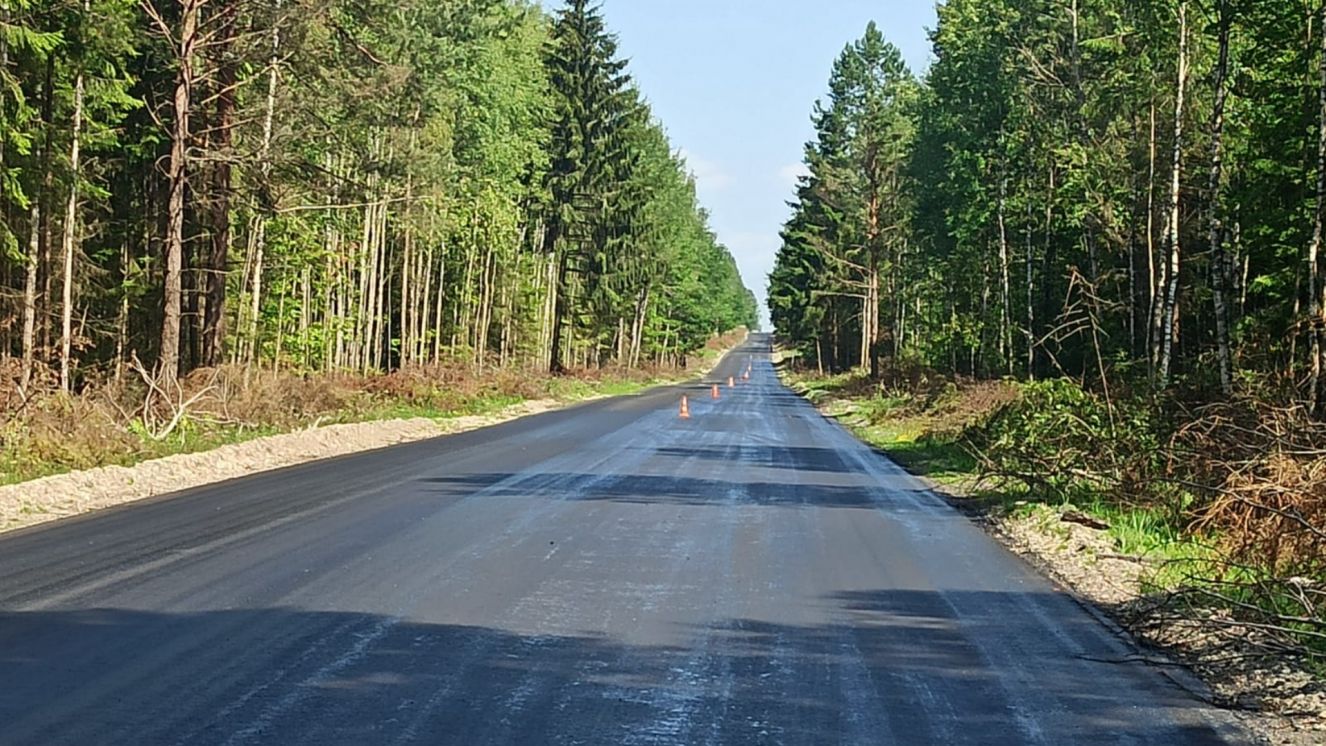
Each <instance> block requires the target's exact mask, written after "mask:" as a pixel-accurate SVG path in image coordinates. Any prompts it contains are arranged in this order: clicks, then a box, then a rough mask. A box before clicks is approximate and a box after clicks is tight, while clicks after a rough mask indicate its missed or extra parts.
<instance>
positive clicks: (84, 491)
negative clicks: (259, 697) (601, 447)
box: [0, 399, 568, 532]
mask: <svg viewBox="0 0 1326 746" xmlns="http://www.w3.org/2000/svg"><path fill="white" fill-rule="evenodd" d="M563 406H568V403H566V402H561V401H558V400H556V399H538V400H533V401H526V402H521V403H519V404H514V405H512V406H509V407H505V408H503V409H501V410H498V411H497V412H494V413H492V414H485V415H470V416H463V417H452V418H447V419H439V420H434V419H427V418H413V419H399V420H382V421H376V422H357V423H351V424H339V425H327V426H324V427H315V428H306V429H303V430H297V431H294V432H290V433H283V434H280V435H272V436H268V437H263V438H256V439H254V440H250V441H245V442H243V443H235V444H230V445H224V446H221V447H219V448H214V449H212V450H208V451H202V452H198V453H185V454H178V455H174V456H166V457H164V458H158V459H152V460H150V461H144V462H142V463H139V464H135V465H133V466H103V467H99V468H96V469H87V470H84V471H76V472H70V473H67V474H57V475H55V476H50V477H43V478H41V479H34V480H31V481H28V482H20V483H18V484H12V485H6V486H3V487H0V532H4V531H12V530H14V529H18V528H25V527H27V526H34V525H37V524H39V523H45V522H47V521H54V520H57V519H60V518H65V517H68V516H74V515H80V514H82V513H88V512H91V511H94V510H101V509H103V508H109V507H113V506H115V505H121V504H124V503H127V502H133V501H135V500H141V499H144V498H148V497H153V496H155V495H163V494H168V493H171V492H177V491H179V490H185V489H190V488H193V487H201V486H203V485H208V484H215V483H217V482H224V481H226V480H229V479H235V478H238V477H244V476H248V475H250V474H255V473H257V472H262V471H269V470H272V469H280V468H282V467H286V466H294V465H296V464H302V463H306V462H309V461H318V460H321V459H327V458H332V457H334V456H343V455H345V454H349V453H356V452H359V451H368V450H373V449H377V448H385V447H387V446H393V445H398V444H400V443H409V442H412V441H417V440H426V439H428V438H436V437H439V436H442V435H452V434H455V433H462V432H467V431H470V430H476V429H478V428H481V427H488V426H490V425H496V424H499V423H502V422H507V421H509V420H513V419H517V418H519V417H527V416H529V415H533V414H539V413H541V412H548V411H551V410H553V409H558V408H560V407H563Z"/></svg>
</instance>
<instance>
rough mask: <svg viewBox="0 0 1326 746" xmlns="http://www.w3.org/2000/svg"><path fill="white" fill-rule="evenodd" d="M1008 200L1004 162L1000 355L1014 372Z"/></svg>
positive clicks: (1001, 171)
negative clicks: (1006, 209)
mask: <svg viewBox="0 0 1326 746" xmlns="http://www.w3.org/2000/svg"><path fill="white" fill-rule="evenodd" d="M1007 201H1008V174H1007V167H1006V166H1005V165H1003V164H1001V165H1000V169H999V205H998V213H999V215H998V221H999V274H1000V277H999V280H1000V284H999V316H1000V318H999V355H1000V357H1001V358H1003V360H1004V366H1005V369H1006V370H1007V372H1008V373H1009V374H1012V373H1013V315H1012V312H1011V309H1010V308H1009V306H1010V305H1011V303H1012V292H1011V285H1012V283H1011V282H1010V279H1009V266H1008V264H1009V261H1008V254H1009V252H1008V221H1007V219H1006V218H1005V215H1004V208H1005V206H1006V204H1007Z"/></svg>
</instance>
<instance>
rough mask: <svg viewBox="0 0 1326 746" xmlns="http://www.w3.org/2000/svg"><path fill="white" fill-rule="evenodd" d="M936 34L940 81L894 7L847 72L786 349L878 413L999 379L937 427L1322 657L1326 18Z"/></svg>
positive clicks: (1276, 12)
mask: <svg viewBox="0 0 1326 746" xmlns="http://www.w3.org/2000/svg"><path fill="white" fill-rule="evenodd" d="M930 39H931V42H932V52H931V64H930V66H929V69H928V70H927V71H926V72H925V73H924V75H920V76H918V75H917V74H916V73H915V72H914V71H912V70H909V69H908V66H907V65H906V64H905V63H904V60H903V57H902V55H901V53H900V52H899V50H898V49H897V48H896V47H894V46H893V45H892V44H890V43H889V42H888V41H886V39H885V33H884V31H883V30H882V29H881V28H880V27H878V26H877V25H875V24H871V25H870V26H869V28H867V30H866V31H865V34H864V35H863V36H862V37H861V38H860V39H858V40H856V41H854V42H852V43H850V44H848V45H847V46H846V47H845V48H844V49H843V51H842V53H841V55H840V56H839V58H838V59H837V61H836V62H835V63H834V65H833V67H832V70H831V74H830V78H829V83H828V92H827V95H826V96H825V97H824V98H822V99H821V100H820V101H818V102H817V103H816V104H815V106H814V109H813V123H814V128H815V136H814V139H813V140H812V141H811V142H809V143H808V144H807V145H806V147H805V165H806V175H805V176H804V177H802V179H801V181H800V184H799V186H798V188H797V190H796V194H795V198H794V199H793V201H792V202H791V208H792V211H791V217H790V218H789V220H788V221H787V223H786V225H785V226H784V230H783V233H782V246H781V249H780V250H779V253H778V257H777V263H776V266H775V268H774V270H773V272H772V273H771V275H770V277H769V282H770V286H769V307H770V311H771V314H772V318H773V323H774V326H775V327H776V330H777V332H778V334H779V335H780V337H781V339H782V340H783V342H784V344H786V345H788V346H789V347H791V348H793V349H794V350H795V351H796V353H797V354H798V357H797V361H798V362H797V364H798V366H799V367H800V368H801V369H802V370H803V371H806V370H808V371H810V373H811V374H814V375H820V376H832V375H834V374H844V375H845V372H848V371H853V370H855V371H857V372H858V373H857V374H855V375H856V376H857V378H856V379H854V380H855V381H856V383H854V384H853V385H856V386H857V387H858V388H860V389H861V390H865V391H872V392H874V393H873V394H872V396H873V397H874V398H873V399H872V400H871V401H872V402H873V404H872V405H871V406H874V407H875V411H876V412H877V413H878V416H876V417H875V420H876V423H875V424H877V425H878V424H879V423H880V422H884V421H886V420H888V418H889V417H896V416H898V412H899V411H901V410H900V409H898V408H897V406H895V403H896V402H901V401H911V402H913V404H912V405H908V406H912V407H913V408H915V407H923V406H924V404H922V403H920V402H924V401H925V400H927V397H928V398H929V400H930V401H934V400H935V399H936V397H938V398H943V397H945V396H949V395H951V397H950V398H952V399H954V400H955V401H956V400H960V399H961V395H960V394H957V393H954V392H955V391H961V390H963V389H964V388H966V389H974V388H975V387H976V386H977V383H979V382H981V381H985V382H1000V381H1002V382H1003V383H1002V384H1000V385H1001V386H1002V388H998V389H996V387H990V386H987V387H986V388H985V389H982V390H984V391H987V392H990V391H996V390H998V391H999V392H1001V393H999V394H998V395H997V396H992V397H987V398H990V399H991V401H990V402H987V404H988V406H987V407H986V409H985V410H984V411H983V412H981V413H979V416H975V415H974V416H972V417H969V418H967V419H966V420H965V421H964V422H962V423H959V425H958V426H956V428H955V431H954V432H949V433H942V434H940V435H939V436H935V437H932V436H933V435H934V434H931V435H928V436H925V437H923V438H922V439H921V441H925V438H926V437H929V438H930V441H929V443H930V445H934V443H935V441H936V438H938V440H943V441H944V442H945V443H946V444H948V445H950V446H952V447H953V448H954V449H955V451H961V453H960V454H959V455H958V456H957V457H955V458H956V459H957V461H964V462H967V463H968V464H969V466H970V468H971V470H972V471H973V472H974V473H976V474H978V475H979V477H980V479H981V480H983V483H984V484H987V485H988V484H992V483H993V484H1000V485H1015V486H1016V489H1014V490H1013V493H1014V494H1016V495H1018V496H1019V497H1020V498H1022V499H1024V500H1025V499H1035V500H1045V501H1050V502H1052V503H1059V502H1062V503H1064V504H1066V505H1076V506H1078V507H1081V506H1091V507H1092V509H1094V510H1096V512H1097V513H1098V515H1099V516H1105V519H1112V520H1115V521H1116V525H1118V522H1120V521H1122V520H1123V517H1125V516H1126V517H1128V518H1127V520H1130V521H1145V522H1148V523H1147V524H1146V525H1148V526H1154V527H1156V531H1157V532H1159V531H1162V530H1163V532H1166V534H1167V535H1171V532H1172V535H1176V536H1181V537H1183V539H1182V541H1183V542H1185V543H1184V547H1186V548H1185V549H1184V550H1183V552H1182V553H1181V554H1183V556H1182V557H1178V558H1176V557H1175V556H1174V555H1175V553H1176V552H1175V551H1174V550H1173V549H1172V547H1173V546H1175V545H1176V544H1175V543H1174V542H1172V541H1169V540H1167V542H1168V543H1166V544H1165V546H1164V547H1161V554H1162V555H1165V558H1166V559H1165V561H1166V562H1168V561H1169V560H1175V562H1176V563H1177V562H1178V561H1179V560H1182V561H1183V562H1186V563H1187V564H1185V565H1183V569H1182V571H1180V570H1178V569H1176V565H1175V564H1167V565H1166V568H1167V569H1166V570H1165V571H1164V572H1162V573H1160V574H1158V575H1157V576H1156V577H1155V578H1153V581H1154V583H1155V585H1153V586H1152V587H1153V588H1154V587H1160V588H1165V589H1168V590H1170V591H1172V592H1174V593H1175V594H1176V595H1180V596H1182V597H1183V599H1184V601H1185V603H1192V604H1195V605H1199V606H1204V605H1208V604H1210V603H1215V604H1216V605H1218V606H1220V607H1221V608H1222V609H1224V610H1225V612H1224V613H1226V619H1228V617H1229V614H1232V615H1233V616H1234V617H1236V618H1238V619H1240V621H1244V620H1247V619H1248V616H1247V614H1248V613H1250V612H1256V614H1257V616H1255V619H1256V621H1255V622H1249V623H1250V624H1252V625H1253V626H1254V627H1256V628H1258V629H1264V630H1268V631H1274V632H1275V633H1276V634H1279V633H1281V632H1283V633H1284V635H1283V636H1281V637H1276V642H1275V643H1274V645H1273V646H1272V647H1274V648H1275V649H1276V650H1277V651H1279V652H1283V651H1285V650H1294V651H1299V652H1303V653H1304V654H1307V655H1312V654H1314V653H1312V652H1311V651H1314V650H1315V651H1316V653H1315V654H1316V655H1320V654H1321V651H1322V646H1321V640H1322V639H1326V638H1323V637H1322V635H1323V634H1324V633H1326V623H1324V622H1323V621H1322V617H1321V614H1320V609H1321V608H1322V602H1323V601H1324V600H1326V594H1324V592H1323V590H1322V586H1321V584H1320V581H1321V579H1322V578H1323V577H1326V480H1323V478H1322V475H1323V474H1326V426H1324V425H1323V420H1324V419H1326V374H1324V373H1323V367H1324V366H1326V256H1323V246H1322V242H1323V232H1324V228H1326V8H1323V6H1322V4H1321V3H1319V2H1312V1H1309V0H1147V1H1145V2H1133V1H1132V0H1128V1H1126V2H1125V1H1124V0H947V2H944V3H942V4H941V5H940V6H939V8H938V23H937V25H936V27H935V28H934V29H933V30H932V31H931V35H930ZM943 387H947V391H948V394H945V393H943V392H942V391H940V389H941V388H943ZM927 388H928V389H929V393H928V394H927V393H926V391H927ZM936 392H939V393H938V394H937V393H936ZM1010 399H1011V400H1012V401H1010ZM904 409H905V407H904ZM863 416H864V415H863ZM880 426H881V427H882V425H880ZM921 441H918V442H921ZM922 445H924V443H922ZM906 447H907V448H917V447H920V446H918V444H917V443H908V444H906ZM1010 489H1011V488H1010ZM1005 494H1007V492H1006V493H1005ZM1074 510H1076V508H1075V509H1074ZM1105 519H1099V520H1098V519H1093V520H1096V521H1097V522H1099V523H1100V524H1101V525H1106V522H1107V521H1106V520H1105ZM1153 533H1154V532H1153ZM1156 546H1158V547H1159V546H1160V543H1159V542H1157V543H1156ZM1166 553H1168V554H1166ZM1198 558H1200V560H1201V562H1200V563H1197V562H1196V561H1195V560H1196V559H1198ZM1155 560H1156V558H1155V557H1147V558H1144V559H1142V560H1138V561H1144V562H1149V561H1155ZM1199 565H1200V566H1199ZM1166 574H1168V580H1164V579H1163V578H1162V576H1165V575H1166ZM1313 578H1315V579H1316V580H1312V579H1313ZM1231 610H1232V611H1231ZM1259 625H1260V626H1259ZM1242 631H1243V632H1244V633H1247V628H1246V627H1245V628H1242Z"/></svg>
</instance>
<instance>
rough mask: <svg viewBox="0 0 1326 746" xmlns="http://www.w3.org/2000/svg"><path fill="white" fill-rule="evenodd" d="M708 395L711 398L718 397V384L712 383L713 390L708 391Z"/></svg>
mask: <svg viewBox="0 0 1326 746" xmlns="http://www.w3.org/2000/svg"><path fill="white" fill-rule="evenodd" d="M709 396H710V397H711V398H713V399H717V398H718V384H714V390H713V391H711V392H709Z"/></svg>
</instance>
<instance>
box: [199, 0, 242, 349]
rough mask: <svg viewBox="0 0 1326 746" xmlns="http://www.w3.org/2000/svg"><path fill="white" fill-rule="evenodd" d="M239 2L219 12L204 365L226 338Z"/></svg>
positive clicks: (231, 2)
mask: <svg viewBox="0 0 1326 746" xmlns="http://www.w3.org/2000/svg"><path fill="white" fill-rule="evenodd" d="M238 1H239V0H227V2H226V4H225V5H224V6H223V7H222V9H221V11H220V21H219V22H220V24H221V27H220V29H219V30H218V39H217V41H216V44H217V54H218V56H219V58H220V63H219V65H218V67H217V87H218V88H219V89H220V90H218V91H217V96H216V123H215V125H214V132H213V138H214V143H215V145H214V147H215V150H216V153H215V158H214V161H213V164H212V194H211V198H212V205H211V207H212V209H211V213H212V214H211V223H212V225H211V228H212V241H211V244H212V245H211V251H210V253H209V255H208V258H207V262H206V281H205V296H204V297H205V299H206V302H205V303H204V310H203V340H202V342H203V345H202V346H203V356H202V363H203V365H205V366H209V367H211V366H216V365H218V364H220V362H221V357H222V354H223V350H224V346H225V338H226V313H225V306H226V279H227V275H228V274H229V266H228V264H229V261H230V258H229V257H230V193H231V169H230V159H231V152H230V144H231V140H232V135H233V130H234V124H235V84H236V70H235V64H236V62H235V55H234V52H233V47H234V42H235V26H236V17H237V15H238V13H239V4H238Z"/></svg>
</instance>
